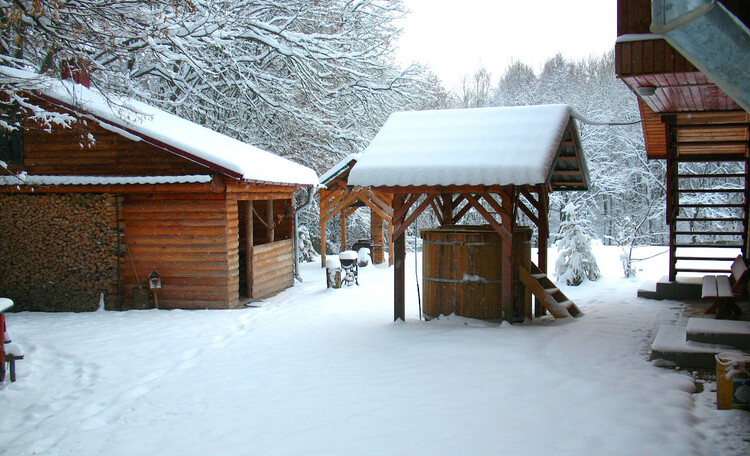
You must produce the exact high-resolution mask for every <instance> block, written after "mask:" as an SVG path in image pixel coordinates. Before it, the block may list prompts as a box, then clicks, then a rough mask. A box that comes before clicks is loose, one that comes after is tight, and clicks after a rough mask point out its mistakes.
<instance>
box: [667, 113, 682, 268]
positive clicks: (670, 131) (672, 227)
mask: <svg viewBox="0 0 750 456" xmlns="http://www.w3.org/2000/svg"><path fill="white" fill-rule="evenodd" d="M673 126H674V117H672V116H669V117H668V122H667V224H669V281H670V282H674V281H675V280H677V259H676V257H677V245H676V244H677V235H675V231H676V230H677V222H676V221H675V216H676V215H677V214H678V213H679V204H680V203H679V192H678V188H677V167H678V163H677V146H676V145H675V138H674V134H675V131H674V128H673Z"/></svg>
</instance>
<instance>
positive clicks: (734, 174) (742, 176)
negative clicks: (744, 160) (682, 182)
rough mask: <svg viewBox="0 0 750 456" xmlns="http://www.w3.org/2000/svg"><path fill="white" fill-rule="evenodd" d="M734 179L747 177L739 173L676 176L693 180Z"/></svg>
mask: <svg viewBox="0 0 750 456" xmlns="http://www.w3.org/2000/svg"><path fill="white" fill-rule="evenodd" d="M727 177H730V178H732V177H736V178H742V179H744V178H745V177H747V175H746V174H740V173H717V174H678V175H677V178H678V179H695V178H727Z"/></svg>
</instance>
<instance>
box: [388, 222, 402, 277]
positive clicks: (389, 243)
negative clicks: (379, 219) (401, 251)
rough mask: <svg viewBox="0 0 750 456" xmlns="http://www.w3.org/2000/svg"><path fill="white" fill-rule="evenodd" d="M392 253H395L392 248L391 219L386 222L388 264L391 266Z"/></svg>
mask: <svg viewBox="0 0 750 456" xmlns="http://www.w3.org/2000/svg"><path fill="white" fill-rule="evenodd" d="M404 248H406V247H404ZM394 255H395V252H394V250H393V220H391V221H390V222H389V223H388V264H389V265H391V266H393V259H394Z"/></svg>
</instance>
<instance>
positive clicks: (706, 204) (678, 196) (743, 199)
mask: <svg viewBox="0 0 750 456" xmlns="http://www.w3.org/2000/svg"><path fill="white" fill-rule="evenodd" d="M687 161H689V160H686V161H682V160H680V158H677V159H676V162H675V164H674V166H675V169H674V170H673V172H672V173H671V174H672V177H671V182H669V184H671V185H670V186H671V187H672V188H673V191H672V192H671V195H672V196H671V198H670V201H669V204H668V222H669V232H670V242H669V243H670V249H669V261H670V268H669V276H670V277H669V279H670V280H672V281H674V280H676V278H677V274H679V273H700V274H728V273H729V265H731V262H732V261H733V260H734V258H735V257H736V256H737V249H742V248H743V243H744V242H745V238H744V233H746V232H747V227H746V226H745V224H746V223H747V212H748V197H747V194H748V187H747V183H748V180H747V176H748V173H747V167H746V166H745V163H744V162H745V160H744V157H743V158H742V159H741V160H739V159H738V160H736V161H737V162H739V163H736V165H735V166H733V167H730V169H733V171H732V172H726V171H724V172H714V173H711V172H704V173H701V172H694V171H689V170H687V169H684V168H687V166H685V165H684V163H685V162H687ZM726 161H729V162H732V161H735V160H726ZM706 247H710V248H712V249H717V248H718V249H721V250H719V251H720V252H721V251H723V250H726V254H723V252H722V253H718V254H717V253H716V252H717V251H716V250H712V251H711V252H712V253H709V252H707V251H706V250H705V248H706ZM701 248H703V251H701Z"/></svg>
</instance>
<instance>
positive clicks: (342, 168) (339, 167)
mask: <svg viewBox="0 0 750 456" xmlns="http://www.w3.org/2000/svg"><path fill="white" fill-rule="evenodd" d="M361 156H362V154H361V153H357V154H349V155H347V156H346V157H344V158H343V159H342V160H341V161H339V162H338V163H336V164H335V165H333V166H332V167H331V168H330V169H329V170H328V171H326V172H325V173H323V175H322V176H320V185H328V183H329V182H331V181H332V180H334V179H336V178H337V177H339V176H342V175H343V174H345V173H346V172H347V171H349V168H350V166H349V165H350V164H352V162H356V161H357V160H359V157H361Z"/></svg>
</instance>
